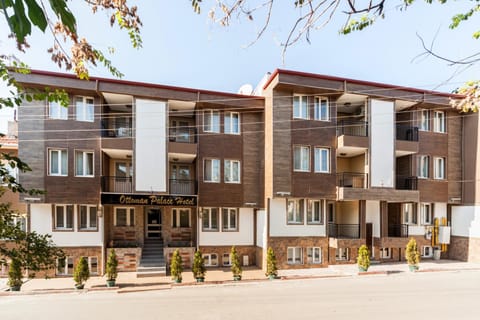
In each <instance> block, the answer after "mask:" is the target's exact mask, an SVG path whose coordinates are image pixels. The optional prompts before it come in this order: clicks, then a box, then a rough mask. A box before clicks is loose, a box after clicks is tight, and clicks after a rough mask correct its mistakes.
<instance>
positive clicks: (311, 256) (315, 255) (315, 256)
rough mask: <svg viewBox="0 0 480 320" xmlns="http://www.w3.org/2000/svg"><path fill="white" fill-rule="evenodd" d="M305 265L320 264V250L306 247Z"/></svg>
mask: <svg viewBox="0 0 480 320" xmlns="http://www.w3.org/2000/svg"><path fill="white" fill-rule="evenodd" d="M307 263H309V264H320V263H322V248H320V247H308V248H307Z"/></svg>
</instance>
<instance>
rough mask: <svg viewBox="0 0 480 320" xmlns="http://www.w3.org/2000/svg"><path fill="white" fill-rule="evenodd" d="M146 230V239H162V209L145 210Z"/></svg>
mask: <svg viewBox="0 0 480 320" xmlns="http://www.w3.org/2000/svg"><path fill="white" fill-rule="evenodd" d="M146 221H147V223H146V228H145V229H146V230H145V233H146V234H145V236H146V237H147V238H148V239H160V238H161V237H162V209H160V208H147V209H146Z"/></svg>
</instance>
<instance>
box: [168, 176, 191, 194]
mask: <svg viewBox="0 0 480 320" xmlns="http://www.w3.org/2000/svg"><path fill="white" fill-rule="evenodd" d="M170 193H171V194H178V195H194V194H196V182H195V180H182V179H170Z"/></svg>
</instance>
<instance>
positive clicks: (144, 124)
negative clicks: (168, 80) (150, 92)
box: [134, 99, 167, 192]
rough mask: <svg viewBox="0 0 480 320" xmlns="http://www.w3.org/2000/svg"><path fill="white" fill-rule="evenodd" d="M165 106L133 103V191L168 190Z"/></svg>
mask: <svg viewBox="0 0 480 320" xmlns="http://www.w3.org/2000/svg"><path fill="white" fill-rule="evenodd" d="M166 110H167V104H166V102H164V101H156V100H144V99H136V100H135V113H134V114H135V140H134V141H135V156H134V166H135V174H134V176H135V189H136V190H137V191H147V192H153V191H156V192H166V191H167V156H166V152H167V144H166V143H167V139H166V137H167V127H166V126H167V124H166Z"/></svg>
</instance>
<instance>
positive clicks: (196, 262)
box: [192, 250, 207, 278]
mask: <svg viewBox="0 0 480 320" xmlns="http://www.w3.org/2000/svg"><path fill="white" fill-rule="evenodd" d="M192 272H193V277H194V278H204V277H205V273H206V272H207V268H205V261H204V260H203V257H202V253H201V252H200V250H197V252H195V255H194V256H193V266H192Z"/></svg>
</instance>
